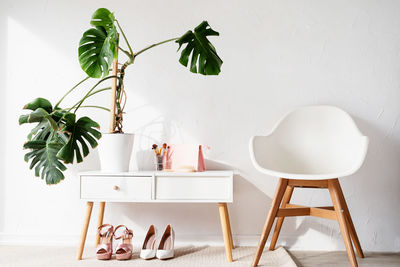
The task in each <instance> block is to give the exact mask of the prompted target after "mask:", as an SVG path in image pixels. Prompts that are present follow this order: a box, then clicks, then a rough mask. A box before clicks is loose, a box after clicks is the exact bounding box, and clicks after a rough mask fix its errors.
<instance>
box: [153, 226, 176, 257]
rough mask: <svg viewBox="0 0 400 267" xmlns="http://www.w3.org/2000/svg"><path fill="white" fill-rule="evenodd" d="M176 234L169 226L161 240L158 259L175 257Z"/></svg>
mask: <svg viewBox="0 0 400 267" xmlns="http://www.w3.org/2000/svg"><path fill="white" fill-rule="evenodd" d="M174 242H175V232H174V229H172V227H171V225H170V224H168V225H167V228H165V231H164V234H163V236H162V238H161V241H160V244H159V245H158V249H157V254H156V255H157V258H159V259H160V260H166V259H170V258H173V257H174Z"/></svg>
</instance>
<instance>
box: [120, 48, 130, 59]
mask: <svg viewBox="0 0 400 267" xmlns="http://www.w3.org/2000/svg"><path fill="white" fill-rule="evenodd" d="M118 48H119V50H121V51H122V52H124V53H125V55H127V56H128V57H129V58H131V57H132V55H131V54H130V53H129V52H128V51H126V50H124V49H123V48H122V47H120V46H118Z"/></svg>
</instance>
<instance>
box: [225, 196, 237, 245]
mask: <svg viewBox="0 0 400 267" xmlns="http://www.w3.org/2000/svg"><path fill="white" fill-rule="evenodd" d="M225 212H226V218H227V224H228V234H229V242H230V243H231V249H235V245H234V244H233V237H232V229H231V220H230V219H229V212H228V205H227V204H226V205H225Z"/></svg>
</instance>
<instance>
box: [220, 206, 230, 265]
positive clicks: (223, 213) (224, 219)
mask: <svg viewBox="0 0 400 267" xmlns="http://www.w3.org/2000/svg"><path fill="white" fill-rule="evenodd" d="M218 209H219V216H220V219H221V227H222V234H223V236H224V244H225V254H226V259H227V260H228V262H232V261H233V259H232V245H231V242H230V240H229V230H228V229H229V228H230V226H229V219H228V217H229V215H228V213H227V211H228V208H227V205H226V203H218Z"/></svg>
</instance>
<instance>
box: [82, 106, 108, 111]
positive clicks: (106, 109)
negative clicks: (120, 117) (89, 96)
mask: <svg viewBox="0 0 400 267" xmlns="http://www.w3.org/2000/svg"><path fill="white" fill-rule="evenodd" d="M80 107H81V108H99V109H103V110H105V111H108V112H110V109H109V108H105V107H101V106H94V105H89V106H80Z"/></svg>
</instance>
